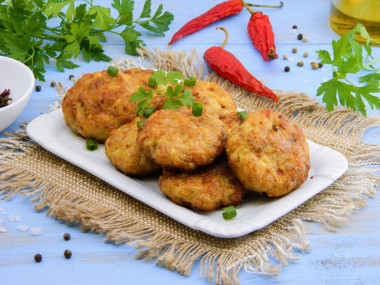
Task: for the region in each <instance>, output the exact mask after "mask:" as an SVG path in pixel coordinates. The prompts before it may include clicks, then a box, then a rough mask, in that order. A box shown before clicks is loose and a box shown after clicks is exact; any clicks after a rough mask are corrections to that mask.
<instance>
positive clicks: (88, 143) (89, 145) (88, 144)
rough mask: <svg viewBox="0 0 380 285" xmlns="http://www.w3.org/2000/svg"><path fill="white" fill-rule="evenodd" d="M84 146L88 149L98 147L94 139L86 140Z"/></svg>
mask: <svg viewBox="0 0 380 285" xmlns="http://www.w3.org/2000/svg"><path fill="white" fill-rule="evenodd" d="M86 148H87V150H89V151H94V150H97V149H98V143H97V142H96V140H94V139H88V140H86Z"/></svg>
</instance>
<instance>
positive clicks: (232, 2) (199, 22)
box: [169, 0, 243, 47]
mask: <svg viewBox="0 0 380 285" xmlns="http://www.w3.org/2000/svg"><path fill="white" fill-rule="evenodd" d="M242 9H243V3H242V1H241V0H229V1H225V2H222V3H220V4H218V5H216V6H215V7H213V8H211V9H210V10H208V11H207V12H206V13H204V14H202V15H200V16H198V17H196V18H194V19H192V20H191V21H190V22H188V23H187V24H185V25H184V26H183V27H182V28H181V29H180V30H179V31H178V32H176V33H175V34H174V35H173V37H172V39H171V41H170V43H169V47H170V46H171V45H172V44H173V43H175V42H176V41H178V40H179V39H181V38H182V37H184V36H187V35H190V34H192V33H195V32H198V31H199V30H201V29H203V28H205V27H207V26H209V25H210V24H212V23H214V22H216V21H218V20H220V19H223V18H226V17H229V16H232V15H236V14H238V13H240V12H241V10H242Z"/></svg>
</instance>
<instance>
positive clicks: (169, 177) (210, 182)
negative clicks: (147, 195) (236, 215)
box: [158, 159, 247, 211]
mask: <svg viewBox="0 0 380 285" xmlns="http://www.w3.org/2000/svg"><path fill="white" fill-rule="evenodd" d="M158 185H159V187H160V189H161V191H162V192H163V193H164V194H165V195H167V196H168V197H169V198H170V199H171V200H172V201H173V202H174V203H176V204H179V205H181V206H186V207H190V208H192V209H195V210H201V211H213V210H215V209H217V208H219V207H224V206H229V205H238V204H240V203H241V202H242V199H243V197H244V195H245V193H246V192H247V190H246V189H244V187H243V186H242V185H241V184H240V182H239V181H238V180H237V179H236V178H235V176H234V175H233V174H232V172H231V169H230V167H229V166H228V163H227V161H226V160H225V159H218V161H217V162H216V163H213V164H211V165H208V166H203V167H199V168H197V169H195V170H194V171H191V172H183V171H175V170H164V172H163V173H162V175H161V176H160V179H159V181H158Z"/></svg>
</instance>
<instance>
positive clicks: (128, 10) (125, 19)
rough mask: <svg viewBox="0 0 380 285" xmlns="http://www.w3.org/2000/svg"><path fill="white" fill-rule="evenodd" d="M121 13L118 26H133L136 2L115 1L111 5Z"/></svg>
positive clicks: (129, 0) (128, 0)
mask: <svg viewBox="0 0 380 285" xmlns="http://www.w3.org/2000/svg"><path fill="white" fill-rule="evenodd" d="M111 6H112V7H114V8H115V9H116V10H117V11H118V12H119V17H118V20H117V23H118V24H123V25H127V26H131V25H132V21H133V9H134V6H135V1H133V0H121V1H120V0H113V3H112V5H111Z"/></svg>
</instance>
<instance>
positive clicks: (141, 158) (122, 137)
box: [105, 117, 160, 176]
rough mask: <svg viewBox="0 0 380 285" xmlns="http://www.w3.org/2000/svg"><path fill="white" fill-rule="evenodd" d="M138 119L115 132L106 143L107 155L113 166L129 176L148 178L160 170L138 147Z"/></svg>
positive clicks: (139, 119) (139, 118)
mask: <svg viewBox="0 0 380 285" xmlns="http://www.w3.org/2000/svg"><path fill="white" fill-rule="evenodd" d="M144 119H145V118H141V117H137V118H135V119H134V120H133V121H132V122H130V123H127V124H124V125H122V126H120V127H119V128H117V129H115V130H113V131H112V132H111V134H110V135H109V137H108V138H107V140H106V143H105V153H106V156H107V157H108V159H109V160H110V161H111V163H112V164H113V165H115V166H116V168H118V169H119V170H120V171H122V172H124V173H125V174H127V175H134V176H146V175H149V174H152V173H154V172H156V171H157V170H159V169H160V167H159V166H158V165H157V164H155V163H154V162H152V161H151V160H150V159H148V158H147V157H146V156H145V155H144V154H143V153H142V152H141V151H140V148H139V147H138V146H137V142H136V137H137V131H138V128H137V122H139V121H141V120H144Z"/></svg>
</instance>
